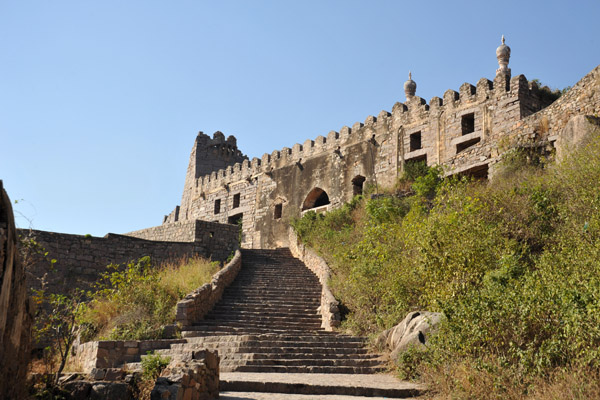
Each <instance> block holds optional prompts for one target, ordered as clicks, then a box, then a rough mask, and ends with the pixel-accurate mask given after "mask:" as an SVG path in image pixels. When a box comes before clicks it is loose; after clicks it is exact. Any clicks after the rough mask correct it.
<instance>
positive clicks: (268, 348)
mask: <svg viewBox="0 0 600 400" xmlns="http://www.w3.org/2000/svg"><path fill="white" fill-rule="evenodd" d="M204 348H207V349H210V350H214V349H221V350H222V351H230V350H232V351H233V350H235V351H237V352H239V353H253V354H255V355H259V354H269V355H275V354H276V355H279V356H280V357H284V358H290V357H292V356H293V355H298V357H299V358H302V356H300V355H306V357H309V356H311V355H317V356H319V357H323V356H330V357H331V356H336V355H337V356H340V357H348V356H350V355H352V356H361V358H364V357H368V358H373V357H375V358H376V357H378V355H377V354H371V353H369V352H368V351H367V350H366V349H364V348H361V347H359V346H344V345H343V344H335V346H334V347H325V346H321V347H319V346H310V345H309V344H306V345H304V346H278V345H277V344H269V343H260V344H245V343H244V344H242V345H239V346H236V345H232V344H230V343H210V344H209V343H204V344H201V345H196V344H192V343H190V344H177V345H172V346H171V349H170V350H174V351H186V352H189V351H199V350H202V349H204ZM259 357H260V356H259Z"/></svg>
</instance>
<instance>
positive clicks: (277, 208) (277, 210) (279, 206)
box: [273, 204, 283, 219]
mask: <svg viewBox="0 0 600 400" xmlns="http://www.w3.org/2000/svg"><path fill="white" fill-rule="evenodd" d="M282 211H283V204H275V211H274V212H273V218H274V219H280V218H281V213H282Z"/></svg>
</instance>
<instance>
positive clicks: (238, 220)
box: [227, 213, 244, 225]
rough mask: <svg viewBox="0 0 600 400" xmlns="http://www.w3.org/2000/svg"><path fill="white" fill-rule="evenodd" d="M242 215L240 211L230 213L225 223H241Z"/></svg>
mask: <svg viewBox="0 0 600 400" xmlns="http://www.w3.org/2000/svg"><path fill="white" fill-rule="evenodd" d="M243 217H244V214H242V213H239V214H235V215H232V216H230V217H229V218H227V223H228V224H232V225H241V224H242V218H243Z"/></svg>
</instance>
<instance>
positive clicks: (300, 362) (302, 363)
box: [224, 357, 381, 367]
mask: <svg viewBox="0 0 600 400" xmlns="http://www.w3.org/2000/svg"><path fill="white" fill-rule="evenodd" d="M228 363H231V364H233V363H232V361H225V362H224V366H227V365H228ZM246 366H261V367H263V366H285V367H310V366H316V367H379V366H381V361H380V360H376V359H354V358H323V357H318V358H301V359H291V358H290V359H288V358H262V359H255V358H254V359H251V360H247V361H246Z"/></svg>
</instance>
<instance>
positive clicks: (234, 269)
mask: <svg viewBox="0 0 600 400" xmlns="http://www.w3.org/2000/svg"><path fill="white" fill-rule="evenodd" d="M241 267H242V253H241V252H240V251H239V250H236V252H235V256H234V257H233V259H232V260H231V261H230V262H229V264H227V265H226V266H225V267H224V268H223V269H222V270H220V271H219V272H217V273H216V274H215V275H214V276H213V278H212V281H211V282H210V283H206V284H204V285H202V286H201V287H200V288H198V289H196V290H194V291H193V292H192V293H190V294H188V295H187V296H186V297H185V298H184V299H183V300H180V301H179V302H178V303H177V316H176V317H175V318H176V320H177V323H179V324H181V325H183V326H188V325H191V324H193V323H194V322H196V321H200V320H202V318H204V316H205V315H206V314H207V313H208V312H209V311H210V310H212V308H213V307H214V305H215V304H216V303H217V302H218V301H219V300H220V299H221V296H222V295H223V291H224V290H225V288H226V287H227V286H229V285H230V284H231V282H233V280H234V279H235V278H236V276H237V274H238V273H239V272H240V269H241Z"/></svg>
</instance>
